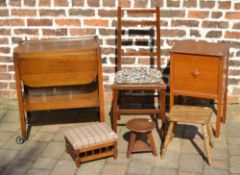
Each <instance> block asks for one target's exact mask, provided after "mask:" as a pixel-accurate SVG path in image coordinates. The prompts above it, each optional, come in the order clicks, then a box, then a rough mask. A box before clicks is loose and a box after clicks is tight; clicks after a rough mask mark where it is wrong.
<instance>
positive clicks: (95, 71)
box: [14, 37, 104, 143]
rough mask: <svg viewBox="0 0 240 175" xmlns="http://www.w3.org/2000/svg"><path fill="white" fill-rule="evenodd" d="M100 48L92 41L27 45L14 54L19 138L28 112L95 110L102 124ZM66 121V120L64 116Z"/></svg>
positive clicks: (66, 40) (25, 130) (23, 137)
mask: <svg viewBox="0 0 240 175" xmlns="http://www.w3.org/2000/svg"><path fill="white" fill-rule="evenodd" d="M101 61H102V59H101V48H100V46H99V44H98V39H97V38H96V37H95V38H94V37H82V38H75V39H51V40H37V41H27V42H24V43H21V44H20V45H19V46H18V47H17V48H15V50H14V67H15V75H16V89H17V95H18V106H19V115H20V123H21V131H22V137H17V140H16V141H17V142H18V143H23V142H24V140H25V139H27V129H26V126H27V124H28V117H29V115H30V113H29V112H31V111H41V110H56V109H73V108H89V107H94V108H97V109H99V113H100V121H101V122H103V121H104V100H103V84H102V83H103V82H102V64H101ZM66 117H67V116H66Z"/></svg>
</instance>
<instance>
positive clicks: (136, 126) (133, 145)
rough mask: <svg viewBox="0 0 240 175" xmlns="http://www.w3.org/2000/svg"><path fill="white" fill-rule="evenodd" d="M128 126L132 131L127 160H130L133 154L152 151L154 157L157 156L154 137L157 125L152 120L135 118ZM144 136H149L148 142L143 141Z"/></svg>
mask: <svg viewBox="0 0 240 175" xmlns="http://www.w3.org/2000/svg"><path fill="white" fill-rule="evenodd" d="M126 126H127V128H128V129H129V130H130V131H131V135H130V141H129V144H128V150H127V158H130V154H131V153H132V152H145V151H151V152H152V153H153V155H154V156H157V151H156V146H155V143H154V139H153V135H152V130H153V129H154V128H155V127H156V125H155V123H154V122H153V121H152V120H149V119H145V118H135V119H131V120H129V121H128V122H127V124H126ZM142 134H146V135H147V142H145V141H144V140H142V139H141V136H142Z"/></svg>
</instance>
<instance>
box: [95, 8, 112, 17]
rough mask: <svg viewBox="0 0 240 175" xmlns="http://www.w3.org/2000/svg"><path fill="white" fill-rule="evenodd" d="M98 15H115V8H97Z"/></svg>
mask: <svg viewBox="0 0 240 175" xmlns="http://www.w3.org/2000/svg"><path fill="white" fill-rule="evenodd" d="M98 15H99V16H101V17H113V16H117V11H116V10H98Z"/></svg>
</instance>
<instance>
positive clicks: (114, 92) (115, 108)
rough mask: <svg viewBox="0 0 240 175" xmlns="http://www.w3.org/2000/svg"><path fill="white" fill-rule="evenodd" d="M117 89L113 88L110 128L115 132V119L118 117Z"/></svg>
mask: <svg viewBox="0 0 240 175" xmlns="http://www.w3.org/2000/svg"><path fill="white" fill-rule="evenodd" d="M118 93H119V91H118V90H113V118H112V128H113V130H114V131H115V132H116V133H117V119H118Z"/></svg>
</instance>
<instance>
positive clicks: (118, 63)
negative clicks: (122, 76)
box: [117, 6, 122, 70]
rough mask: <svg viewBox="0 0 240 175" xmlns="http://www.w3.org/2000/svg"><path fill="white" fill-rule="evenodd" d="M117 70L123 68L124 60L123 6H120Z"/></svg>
mask: <svg viewBox="0 0 240 175" xmlns="http://www.w3.org/2000/svg"><path fill="white" fill-rule="evenodd" d="M117 36H118V39H117V45H118V49H117V70H121V62H122V58H121V56H122V8H121V7H120V6H119V7H118V30H117Z"/></svg>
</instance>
